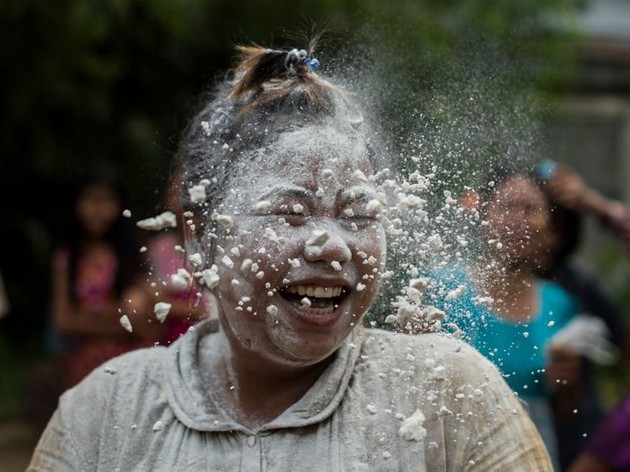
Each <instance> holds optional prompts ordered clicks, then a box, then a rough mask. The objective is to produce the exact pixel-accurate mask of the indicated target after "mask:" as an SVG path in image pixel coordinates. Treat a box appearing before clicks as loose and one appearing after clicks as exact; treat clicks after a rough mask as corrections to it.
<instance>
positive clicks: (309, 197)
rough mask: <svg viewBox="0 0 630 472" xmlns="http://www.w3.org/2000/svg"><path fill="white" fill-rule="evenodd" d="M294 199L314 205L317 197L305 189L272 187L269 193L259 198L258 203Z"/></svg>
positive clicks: (284, 186)
mask: <svg viewBox="0 0 630 472" xmlns="http://www.w3.org/2000/svg"><path fill="white" fill-rule="evenodd" d="M282 197H294V198H298V199H300V200H303V201H304V202H306V203H309V204H310V203H314V202H315V195H314V194H313V192H311V191H309V190H306V189H305V188H304V187H298V186H286V185H276V186H273V187H271V189H269V190H268V191H267V192H265V193H264V194H263V195H261V196H260V198H258V201H264V200H267V199H270V198H282Z"/></svg>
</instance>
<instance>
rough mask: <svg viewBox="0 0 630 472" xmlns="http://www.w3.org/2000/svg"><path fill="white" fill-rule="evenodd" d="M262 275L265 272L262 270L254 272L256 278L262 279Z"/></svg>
mask: <svg viewBox="0 0 630 472" xmlns="http://www.w3.org/2000/svg"><path fill="white" fill-rule="evenodd" d="M264 276H265V273H264V272H263V271H262V270H260V271H258V272H256V278H257V279H258V280H262V279H263V277H264Z"/></svg>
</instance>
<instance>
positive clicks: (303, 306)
mask: <svg viewBox="0 0 630 472" xmlns="http://www.w3.org/2000/svg"><path fill="white" fill-rule="evenodd" d="M348 293H349V291H348V289H347V288H345V287H343V286H341V285H335V286H330V287H324V286H320V285H291V286H289V287H284V288H283V289H281V290H280V291H279V294H280V295H281V296H282V298H284V299H285V300H286V301H287V302H289V303H290V304H291V305H293V307H294V308H295V309H296V310H299V311H301V312H304V313H308V314H311V315H327V314H329V313H332V312H333V311H335V310H336V309H337V308H339V306H340V305H341V304H342V303H343V301H344V300H345V298H346V297H347V296H348Z"/></svg>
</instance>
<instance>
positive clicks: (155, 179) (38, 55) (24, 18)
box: [0, 0, 573, 319]
mask: <svg viewBox="0 0 630 472" xmlns="http://www.w3.org/2000/svg"><path fill="white" fill-rule="evenodd" d="M572 8H573V5H572V2H571V1H570V0H547V1H544V2H543V1H542V0H536V1H534V2H522V1H517V0H505V1H502V2H486V1H482V0H448V1H444V0H414V1H411V0H390V1H387V2H382V1H379V0H362V1H359V0H311V1H307V0H291V1H288V0H277V1H275V2H266V3H264V4H263V3H261V2H258V1H254V0H231V1H218V0H217V1H212V2H210V1H207V0H50V1H43V0H4V1H3V2H2V3H1V4H0V63H1V64H2V74H0V100H1V102H2V108H1V111H0V142H1V143H2V161H1V163H0V198H2V201H3V202H4V205H5V207H6V208H5V209H3V225H2V229H1V230H0V238H1V239H2V241H3V248H2V250H1V252H0V269H1V270H2V271H3V273H4V274H5V279H6V280H7V284H8V285H9V290H10V294H11V296H12V297H13V298H14V299H17V300H18V303H14V307H15V310H16V314H15V315H14V316H17V318H18V319H20V318H21V317H22V316H25V319H29V317H32V316H39V317H40V318H43V316H44V304H45V299H46V297H45V286H46V283H42V282H39V283H38V284H36V286H33V281H34V280H39V281H41V280H47V279H48V270H47V265H48V261H47V254H48V253H49V251H50V247H52V246H53V245H54V244H55V243H56V242H57V241H59V240H60V239H62V238H63V236H64V224H63V223H64V222H65V221H67V217H65V218H64V216H63V214H64V213H67V212H68V207H67V202H68V197H69V193H70V191H69V184H70V183H72V182H73V181H75V179H76V178H77V176H78V175H79V174H80V173H81V172H82V171H83V170H84V169H86V168H87V167H90V166H92V165H93V164H94V163H95V162H99V161H106V162H111V163H114V164H116V165H117V166H118V167H119V168H120V169H121V171H122V174H123V176H124V178H125V180H126V184H127V188H128V190H129V196H130V203H129V205H128V206H129V207H130V208H131V209H132V210H134V214H136V215H145V214H147V213H149V212H151V211H153V210H154V209H155V207H156V206H157V205H158V202H159V189H160V188H161V185H162V184H163V182H164V180H165V177H166V174H167V172H168V167H169V162H170V158H171V156H172V154H173V152H174V149H175V147H176V141H177V135H178V132H179V130H181V129H182V127H183V126H184V124H185V123H186V121H187V118H188V116H189V115H190V113H191V110H192V109H193V108H194V106H195V104H196V101H197V97H198V96H199V95H200V93H202V92H203V91H204V90H206V87H208V84H209V83H211V81H212V80H213V78H214V77H216V76H217V74H218V73H220V71H223V70H225V69H226V68H227V67H229V65H230V61H231V57H232V46H233V45H234V44H236V43H239V42H257V43H262V44H271V45H278V44H280V45H283V44H291V45H296V46H301V45H303V44H304V43H305V41H295V40H290V39H287V38H290V37H291V35H289V34H287V31H290V32H295V31H300V30H304V29H307V30H308V28H309V27H308V25H309V24H311V23H314V24H315V25H319V26H323V27H328V28H329V29H330V30H332V34H331V37H332V38H333V41H332V42H330V43H323V47H324V51H322V53H321V54H322V57H332V56H333V54H332V52H334V51H336V50H338V49H340V48H341V49H344V50H345V51H346V52H348V53H349V56H348V55H346V56H345V59H344V61H346V62H349V63H357V66H358V67H357V69H356V70H357V74H359V73H360V74H365V75H366V76H368V77H371V78H374V79H377V80H374V84H376V85H374V86H373V87H374V88H373V90H372V91H373V92H374V93H373V95H372V97H373V98H374V100H373V102H374V107H375V109H377V110H378V111H379V112H380V113H381V114H382V116H384V117H385V118H386V119H387V122H388V123H389V126H388V127H387V128H389V129H388V130H389V131H391V132H392V133H393V135H394V136H395V137H396V138H397V146H399V147H401V148H404V149H403V150H406V151H408V154H417V152H418V150H417V149H416V147H415V146H416V145H417V143H416V142H415V141H414V142H412V145H409V146H407V148H405V147H404V146H403V144H402V143H403V140H402V137H404V136H406V135H409V134H414V133H417V132H418V130H420V132H421V133H428V132H432V133H433V132H435V130H439V132H440V133H442V134H443V136H447V135H448V133H451V134H452V136H448V137H447V138H444V139H443V140H442V144H440V145H438V144H436V143H434V144H433V145H432V146H429V147H428V149H429V151H428V152H434V153H435V154H436V155H440V156H443V158H444V159H445V160H444V162H448V155H447V154H448V153H447V149H446V148H447V147H448V145H450V144H449V143H454V142H455V143H459V142H460V141H462V142H463V140H462V139H460V137H461V136H459V135H458V133H460V131H461V130H462V129H464V128H467V127H471V126H472V125H475V123H476V126H477V127H478V129H479V132H478V133H477V136H482V135H483V133H484V132H485V131H487V130H488V129H491V128H492V127H493V126H494V124H493V123H494V122H495V121H497V120H499V121H500V120H502V119H503V114H502V113H499V112H497V111H496V110H497V108H500V107H498V105H503V104H505V103H506V102H507V101H509V102H510V103H516V104H517V107H521V108H525V107H529V106H530V105H531V103H537V102H538V101H541V102H543V101H544V100H542V98H541V97H544V94H542V93H541V91H549V90H552V89H553V87H554V86H556V85H557V84H558V77H559V71H560V72H564V71H567V70H570V68H569V67H566V66H567V65H568V64H569V63H570V55H569V54H567V51H568V50H569V46H568V45H570V44H571V43H570V42H566V39H567V36H570V35H566V34H564V33H562V32H561V31H558V30H555V29H553V28H550V27H549V24H550V23H549V18H551V16H549V15H551V14H557V13H558V12H562V11H566V12H570V11H571V10H572ZM305 25H306V26H305ZM294 37H295V35H294ZM569 39H570V38H569ZM333 65H334V62H333V61H331V63H330V66H331V67H332V66H333ZM324 72H326V63H324ZM210 85H211V84H210ZM497 85H498V86H497ZM368 91H369V88H368ZM489 91H491V92H492V94H491V96H492V97H497V95H498V98H495V99H493V100H487V99H486V97H487V96H488V92H489ZM412 95H413V97H412V98H413V99H410V97H411V96H412ZM462 98H465V99H470V100H468V101H466V100H462ZM471 100H472V102H471ZM470 103H474V104H475V105H474V106H470ZM535 108H536V107H535ZM516 116H517V117H518V116H520V115H518V114H517V115H516ZM493 120H494V121H493ZM479 122H481V123H482V124H483V126H480V125H479ZM500 137H501V136H500ZM435 141H436V142H437V140H435ZM458 145H459V144H458ZM461 146H462V147H461V150H460V151H457V152H456V153H455V157H453V159H455V158H457V160H459V161H462V160H461V159H460V157H461V155H462V153H464V152H470V153H471V154H474V153H476V154H475V155H487V153H488V150H489V149H490V150H492V149H495V148H496V150H495V151H492V152H494V153H495V154H498V153H500V152H501V150H502V149H504V146H502V145H501V139H498V138H493V139H490V140H488V139H480V138H479V139H478V142H475V141H474V140H472V141H469V142H467V143H464V144H462V145H461ZM493 146H494V147H493ZM459 165H461V166H463V167H461V169H460V170H462V171H467V170H466V168H465V165H464V164H463V163H462V162H459ZM34 290H36V291H37V292H38V293H39V294H40V295H39V296H37V297H33V296H32V293H33V291H34ZM42 292H43V295H42ZM13 319H16V318H15V317H14V318H13Z"/></svg>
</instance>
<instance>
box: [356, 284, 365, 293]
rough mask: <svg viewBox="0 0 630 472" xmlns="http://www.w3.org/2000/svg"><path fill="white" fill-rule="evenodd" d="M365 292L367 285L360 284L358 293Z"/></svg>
mask: <svg viewBox="0 0 630 472" xmlns="http://www.w3.org/2000/svg"><path fill="white" fill-rule="evenodd" d="M363 290H365V285H364V284H362V283H361V282H359V283H358V284H357V292H362V291H363Z"/></svg>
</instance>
